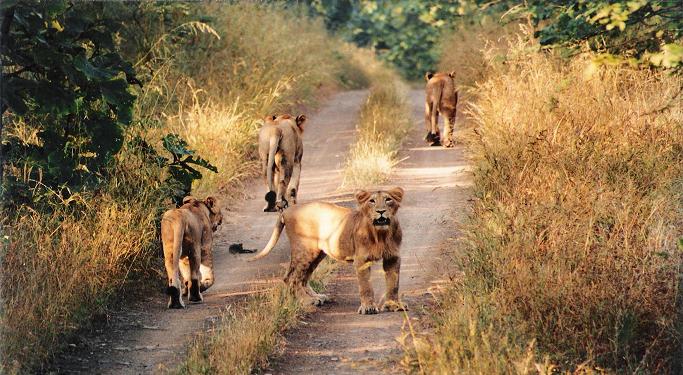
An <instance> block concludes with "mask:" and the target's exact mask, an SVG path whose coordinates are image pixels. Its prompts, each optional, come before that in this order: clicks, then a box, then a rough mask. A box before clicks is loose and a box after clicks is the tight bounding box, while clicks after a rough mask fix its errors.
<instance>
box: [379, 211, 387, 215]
mask: <svg viewBox="0 0 683 375" xmlns="http://www.w3.org/2000/svg"><path fill="white" fill-rule="evenodd" d="M385 212H387V210H377V213H378V214H380V215H384V213H385Z"/></svg>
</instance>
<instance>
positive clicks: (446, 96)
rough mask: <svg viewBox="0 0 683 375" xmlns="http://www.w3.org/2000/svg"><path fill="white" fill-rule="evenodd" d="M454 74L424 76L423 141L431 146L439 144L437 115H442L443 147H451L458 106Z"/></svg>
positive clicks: (429, 74) (428, 73)
mask: <svg viewBox="0 0 683 375" xmlns="http://www.w3.org/2000/svg"><path fill="white" fill-rule="evenodd" d="M453 77H455V72H450V73H430V72H427V74H425V80H426V81H427V86H426V87H425V94H426V100H425V126H426V127H427V135H426V136H425V140H426V141H427V143H429V144H430V145H432V146H438V145H439V144H440V143H441V134H440V133H439V114H442V115H444V123H445V125H444V133H445V134H444V140H443V146H444V147H453V145H454V144H453V139H452V138H453V127H454V126H455V112H456V107H457V106H458V91H457V90H456V88H455V82H454V80H453Z"/></svg>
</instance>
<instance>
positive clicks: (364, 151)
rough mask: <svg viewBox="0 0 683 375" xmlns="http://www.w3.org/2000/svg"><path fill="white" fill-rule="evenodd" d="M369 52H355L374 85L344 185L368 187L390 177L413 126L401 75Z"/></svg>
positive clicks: (352, 148) (363, 115)
mask: <svg viewBox="0 0 683 375" xmlns="http://www.w3.org/2000/svg"><path fill="white" fill-rule="evenodd" d="M370 53H371V52H370V51H358V52H356V53H355V54H354V58H355V59H357V60H358V61H362V62H363V65H364V66H365V67H366V69H367V72H368V73H367V76H368V77H369V79H370V82H371V87H370V94H369V95H368V98H367V100H366V101H365V103H364V104H363V107H362V108H361V111H360V116H359V119H358V125H356V130H357V140H356V143H355V144H354V145H353V146H352V147H351V149H350V150H349V156H348V158H347V161H346V167H345V169H344V182H343V186H345V187H367V186H368V185H374V184H379V183H382V182H384V181H385V180H386V179H387V178H389V175H390V174H391V170H392V169H393V167H394V166H395V165H396V163H397V162H398V161H397V160H396V156H397V154H398V151H399V149H400V147H401V144H402V143H403V139H404V138H405V137H406V135H407V134H408V129H409V127H410V116H409V113H410V108H409V106H408V102H407V98H406V89H407V88H406V85H405V84H404V83H403V81H401V79H400V78H399V76H398V74H396V73H395V72H394V71H392V70H390V69H389V68H387V67H385V66H384V65H383V64H382V63H380V62H378V61H376V60H374V56H372V55H370Z"/></svg>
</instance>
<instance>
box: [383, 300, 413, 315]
mask: <svg viewBox="0 0 683 375" xmlns="http://www.w3.org/2000/svg"><path fill="white" fill-rule="evenodd" d="M382 311H391V312H395V311H408V306H406V304H405V303H403V302H399V301H394V300H388V301H386V302H384V303H383V304H382Z"/></svg>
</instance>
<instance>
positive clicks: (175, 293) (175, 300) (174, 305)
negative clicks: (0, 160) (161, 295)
mask: <svg viewBox="0 0 683 375" xmlns="http://www.w3.org/2000/svg"><path fill="white" fill-rule="evenodd" d="M166 294H168V295H169V298H168V308H169V309H184V308H185V304H183V298H182V297H181V296H180V291H179V290H178V288H176V287H174V286H169V287H168V288H167V289H166Z"/></svg>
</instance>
